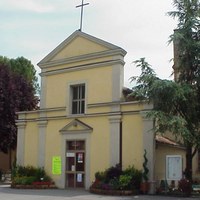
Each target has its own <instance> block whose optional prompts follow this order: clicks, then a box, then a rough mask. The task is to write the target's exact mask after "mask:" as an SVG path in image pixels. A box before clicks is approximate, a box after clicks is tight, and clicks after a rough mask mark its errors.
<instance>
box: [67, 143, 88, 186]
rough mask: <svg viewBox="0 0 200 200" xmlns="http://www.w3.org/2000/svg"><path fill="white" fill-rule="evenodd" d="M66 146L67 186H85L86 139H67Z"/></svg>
mask: <svg viewBox="0 0 200 200" xmlns="http://www.w3.org/2000/svg"><path fill="white" fill-rule="evenodd" d="M66 147H67V148H66V187H73V188H77V187H85V141H83V140H73V141H67V144H66Z"/></svg>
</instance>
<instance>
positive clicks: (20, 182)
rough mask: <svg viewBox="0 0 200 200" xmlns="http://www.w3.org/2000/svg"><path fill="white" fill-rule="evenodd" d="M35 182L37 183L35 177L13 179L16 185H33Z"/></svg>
mask: <svg viewBox="0 0 200 200" xmlns="http://www.w3.org/2000/svg"><path fill="white" fill-rule="evenodd" d="M34 181H36V178H35V177H34V176H29V177H28V176H21V177H15V178H14V179H13V183H14V184H16V185H31V184H32V183H33V182H34Z"/></svg>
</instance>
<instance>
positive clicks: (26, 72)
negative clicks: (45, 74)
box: [0, 56, 39, 92]
mask: <svg viewBox="0 0 200 200" xmlns="http://www.w3.org/2000/svg"><path fill="white" fill-rule="evenodd" d="M0 63H2V64H5V65H7V66H8V67H9V68H10V69H11V71H12V72H14V73H15V74H18V75H22V76H23V77H24V78H25V79H26V80H27V81H28V82H30V83H31V84H32V85H33V87H34V89H35V91H36V92H39V85H38V78H37V75H36V70H35V67H34V65H33V64H32V63H31V61H30V60H28V59H26V58H24V57H18V58H16V59H14V58H11V59H9V58H7V57H3V56H0Z"/></svg>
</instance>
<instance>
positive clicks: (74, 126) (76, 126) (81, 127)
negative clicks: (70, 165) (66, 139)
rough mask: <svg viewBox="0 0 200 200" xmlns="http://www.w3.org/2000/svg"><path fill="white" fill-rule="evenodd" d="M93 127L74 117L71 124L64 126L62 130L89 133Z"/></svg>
mask: <svg viewBox="0 0 200 200" xmlns="http://www.w3.org/2000/svg"><path fill="white" fill-rule="evenodd" d="M92 130H93V128H91V127H90V126H89V125H87V124H85V123H83V122H81V121H80V120H78V119H74V120H73V121H71V122H70V123H69V124H67V125H66V126H64V127H63V128H62V129H61V130H60V132H61V133H63V134H65V133H86V132H87V133H89V132H92Z"/></svg>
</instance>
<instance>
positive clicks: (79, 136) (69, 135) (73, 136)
mask: <svg viewBox="0 0 200 200" xmlns="http://www.w3.org/2000/svg"><path fill="white" fill-rule="evenodd" d="M90 134H91V131H89V132H88V131H83V132H82V133H80V132H77V133H76V132H74V131H72V132H71V131H67V132H65V133H62V137H61V144H62V147H61V149H62V152H61V155H62V175H61V179H60V184H59V185H60V187H61V188H63V189H64V188H65V186H66V175H65V174H66V173H65V169H66V142H67V141H69V140H84V141H85V183H84V185H85V189H89V187H90V185H91V181H90V176H91V174H90V146H91V144H90V143H91V142H90V140H91V139H90Z"/></svg>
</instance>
